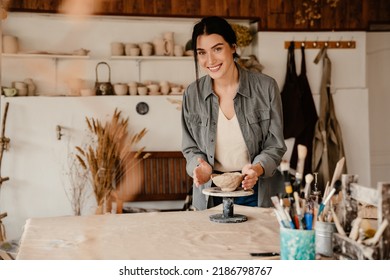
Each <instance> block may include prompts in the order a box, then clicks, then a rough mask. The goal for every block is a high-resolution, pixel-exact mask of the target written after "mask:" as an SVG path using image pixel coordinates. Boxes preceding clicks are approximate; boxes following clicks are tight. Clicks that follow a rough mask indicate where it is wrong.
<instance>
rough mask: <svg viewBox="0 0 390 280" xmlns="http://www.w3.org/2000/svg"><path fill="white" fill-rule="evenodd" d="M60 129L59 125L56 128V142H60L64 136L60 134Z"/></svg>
mask: <svg viewBox="0 0 390 280" xmlns="http://www.w3.org/2000/svg"><path fill="white" fill-rule="evenodd" d="M61 130H62V127H61V126H60V125H57V126H56V132H57V140H61V137H62V136H63V135H64V134H62V133H61Z"/></svg>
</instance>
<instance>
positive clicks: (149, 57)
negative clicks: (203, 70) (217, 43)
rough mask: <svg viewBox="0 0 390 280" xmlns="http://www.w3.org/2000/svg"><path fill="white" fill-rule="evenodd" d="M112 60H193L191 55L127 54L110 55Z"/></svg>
mask: <svg viewBox="0 0 390 280" xmlns="http://www.w3.org/2000/svg"><path fill="white" fill-rule="evenodd" d="M111 59H112V60H137V61H139V60H168V61H172V60H176V61H177V60H191V61H192V60H193V59H194V57H193V56H157V55H156V56H130V55H129V56H128V55H118V56H111Z"/></svg>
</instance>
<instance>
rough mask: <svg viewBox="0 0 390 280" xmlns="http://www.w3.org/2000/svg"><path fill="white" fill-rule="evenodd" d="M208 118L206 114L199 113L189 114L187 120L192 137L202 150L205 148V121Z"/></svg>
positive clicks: (206, 121)
mask: <svg viewBox="0 0 390 280" xmlns="http://www.w3.org/2000/svg"><path fill="white" fill-rule="evenodd" d="M208 120H209V118H208V117H207V116H203V115H199V114H191V115H189V118H188V122H189V125H190V129H191V134H192V137H193V138H194V140H195V142H196V143H197V145H198V147H199V148H201V149H202V150H203V149H204V148H205V146H206V143H207V141H206V140H207V135H208V133H207V123H208Z"/></svg>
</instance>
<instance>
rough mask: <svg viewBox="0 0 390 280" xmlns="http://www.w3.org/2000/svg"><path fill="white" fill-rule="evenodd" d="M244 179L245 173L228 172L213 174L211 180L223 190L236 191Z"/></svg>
mask: <svg viewBox="0 0 390 280" xmlns="http://www.w3.org/2000/svg"><path fill="white" fill-rule="evenodd" d="M243 179H244V175H243V174H241V173H239V172H227V173H222V174H212V175H211V180H212V181H213V183H214V185H216V186H217V187H219V188H220V189H221V190H222V191H223V192H232V191H235V190H236V189H237V188H238V187H239V186H240V184H241V182H242V180H243Z"/></svg>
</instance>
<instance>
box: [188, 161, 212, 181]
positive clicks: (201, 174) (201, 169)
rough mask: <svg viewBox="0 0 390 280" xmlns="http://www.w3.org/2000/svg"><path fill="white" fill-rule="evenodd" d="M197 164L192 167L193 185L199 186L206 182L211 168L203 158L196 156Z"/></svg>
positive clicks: (209, 176)
mask: <svg viewBox="0 0 390 280" xmlns="http://www.w3.org/2000/svg"><path fill="white" fill-rule="evenodd" d="M198 162H199V164H198V166H197V167H196V168H195V169H194V172H193V176H192V177H193V179H194V183H195V186H197V187H199V186H201V185H203V184H206V183H207V182H208V181H209V180H210V178H211V173H212V172H213V168H212V167H211V165H210V164H208V163H207V162H206V161H205V160H204V159H202V158H198Z"/></svg>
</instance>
